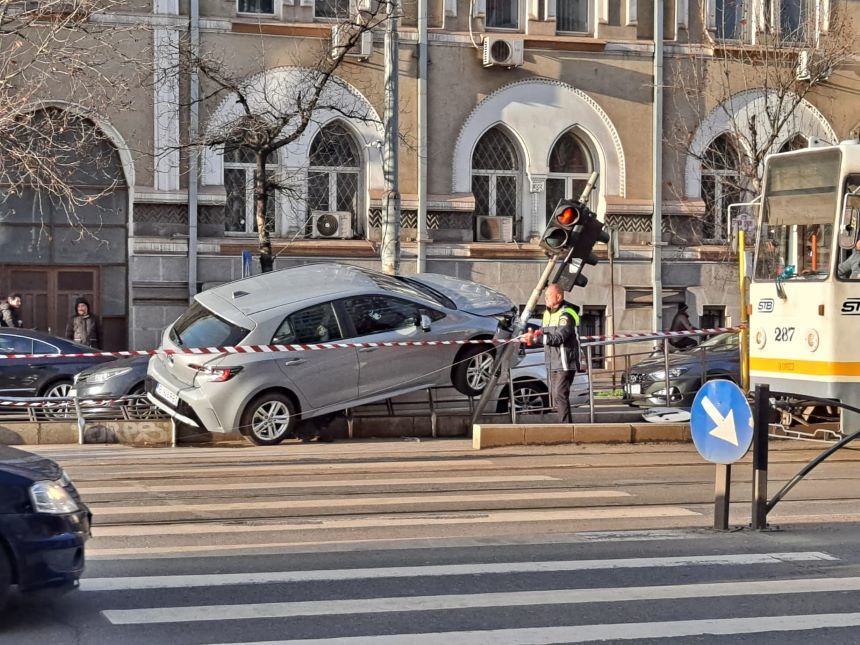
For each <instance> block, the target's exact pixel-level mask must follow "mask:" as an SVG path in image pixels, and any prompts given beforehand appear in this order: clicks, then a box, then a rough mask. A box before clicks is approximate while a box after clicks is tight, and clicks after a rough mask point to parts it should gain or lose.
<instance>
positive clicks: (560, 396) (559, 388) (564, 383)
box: [549, 370, 576, 423]
mask: <svg viewBox="0 0 860 645" xmlns="http://www.w3.org/2000/svg"><path fill="white" fill-rule="evenodd" d="M574 376H576V372H575V371H574V370H568V371H564V370H553V371H552V372H550V376H549V380H550V389H551V391H552V401H553V405H554V406H555V410H556V413H557V414H558V422H559V423H570V384H571V383H573V377H574Z"/></svg>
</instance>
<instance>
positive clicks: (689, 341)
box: [669, 302, 696, 349]
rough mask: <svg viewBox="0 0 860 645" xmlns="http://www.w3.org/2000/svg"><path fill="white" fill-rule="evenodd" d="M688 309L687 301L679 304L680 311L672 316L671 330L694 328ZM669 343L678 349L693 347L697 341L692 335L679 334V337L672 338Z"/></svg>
mask: <svg viewBox="0 0 860 645" xmlns="http://www.w3.org/2000/svg"><path fill="white" fill-rule="evenodd" d="M687 309H688V307H687V303H685V302H681V303H679V304H678V312H677V313H676V314H675V317H674V318H672V325H671V326H670V327H669V331H690V330H691V329H693V325H692V323H691V322H690V314H688V313H687ZM669 344H670V345H672V346H673V347H675V348H677V349H687V348H688V347H693V346H694V345H695V344H696V341H695V339H694V338H693V337H692V336H679V337H677V338H670V339H669Z"/></svg>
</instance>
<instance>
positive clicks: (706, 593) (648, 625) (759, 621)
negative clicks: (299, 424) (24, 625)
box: [78, 542, 860, 645]
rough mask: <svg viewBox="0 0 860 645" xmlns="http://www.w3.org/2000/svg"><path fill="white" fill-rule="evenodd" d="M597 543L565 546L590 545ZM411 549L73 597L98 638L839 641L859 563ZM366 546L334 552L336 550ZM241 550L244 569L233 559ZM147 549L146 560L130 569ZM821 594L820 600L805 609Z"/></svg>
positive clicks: (181, 577)
mask: <svg viewBox="0 0 860 645" xmlns="http://www.w3.org/2000/svg"><path fill="white" fill-rule="evenodd" d="M619 544H624V543H623V542H621V543H619ZM656 544H657V542H652V543H651V544H649V545H648V546H647V547H645V550H653V549H654V548H655V545H656ZM500 546H501V545H500ZM697 546H698V545H697ZM702 546H705V545H702ZM592 547H593V545H583V544H570V545H568V546H567V549H565V550H570V551H576V552H578V553H582V554H583V555H585V554H586V551H587V549H589V548H592ZM636 548H640V547H636ZM707 548H711V549H712V548H713V544H708V545H707ZM419 551H420V550H419ZM521 552H522V551H521ZM557 552H560V551H557ZM410 553H411V552H410ZM411 555H412V557H410V555H406V556H403V555H395V554H392V553H390V552H386V553H384V554H383V557H382V560H384V562H382V563H381V564H380V566H376V567H361V566H341V567H334V566H332V567H328V568H314V569H289V570H286V569H285V570H277V571H275V570H270V569H263V568H262V567H263V566H264V565H265V559H255V560H251V561H249V560H248V558H228V559H226V560H222V559H219V558H199V559H196V560H195V561H194V563H193V568H194V569H199V568H200V567H201V566H203V567H204V568H207V569H216V570H217V571H213V572H209V573H190V572H189V573H179V574H176V573H169V572H163V573H160V574H158V573H156V574H152V575H144V576H126V575H110V576H100V577H99V576H93V577H87V578H85V579H84V580H83V581H82V584H81V588H80V592H79V594H78V597H79V598H82V599H84V600H85V602H84V605H85V606H87V607H89V608H91V610H92V611H94V612H97V614H98V616H99V621H100V623H101V624H102V627H101V630H100V632H99V633H100V634H101V638H107V639H108V640H106V641H104V642H123V643H128V644H131V643H137V642H149V643H162V642H163V643H204V644H206V645H239V644H243V645H249V644H254V645H298V644H308V645H311V644H314V645H329V644H335V643H337V644H347V645H350V644H353V643H354V644H356V645H358V644H367V645H371V644H373V645H377V644H383V645H386V644H390V645H394V644H397V645H400V644H403V645H411V644H413V643H418V644H419V645H420V644H427V645H430V644H432V645H451V644H461V645H488V644H490V643H492V644H504V645H510V644H519V645H540V644H547V645H549V644H551V643H588V642H600V641H607V640H612V641H626V642H631V641H642V642H648V641H649V640H660V639H670V638H674V639H684V638H692V637H697V638H700V639H701V638H704V639H705V640H704V641H702V642H708V641H707V638H709V637H716V636H739V637H740V636H743V637H749V636H750V635H756V636H755V638H756V642H760V643H774V644H776V643H780V644H782V643H784V642H785V641H784V640H783V639H784V635H785V634H786V633H790V632H796V633H798V634H803V635H806V636H808V637H809V640H808V641H806V642H816V640H817V639H816V637H815V635H814V634H815V633H816V632H817V631H818V630H822V633H826V635H827V642H828V643H836V644H839V643H854V642H856V638H855V636H856V631H855V630H856V629H857V628H858V627H860V613H858V612H856V611H853V609H854V608H856V605H855V604H854V602H853V600H852V598H853V597H856V596H855V594H856V592H857V591H860V577H857V576H841V575H840V568H841V567H843V566H845V564H846V563H845V562H844V561H843V560H842V559H841V558H839V557H837V556H835V555H833V554H831V553H827V552H824V551H777V552H765V551H762V552H755V551H754V552H739V553H705V554H703V553H696V554H690V555H683V556H658V555H652V556H642V557H625V558H587V557H582V558H577V559H566V560H565V559H544V560H500V559H499V558H498V557H496V556H495V554H488V553H487V550H486V549H472V550H470V551H469V552H468V556H469V557H468V560H469V561H468V562H444V563H434V564H415V563H414V562H412V563H405V564H402V565H398V564H396V563H395V562H393V561H389V560H391V559H394V560H399V559H402V558H403V557H405V558H406V559H407V560H413V561H414V560H419V561H420V560H424V559H438V558H439V557H440V556H438V554H435V553H420V552H419V553H411ZM365 557H366V555H358V554H351V555H346V556H344V555H341V556H337V557H335V558H334V560H333V561H332V564H335V563H339V564H342V565H350V564H351V565H358V564H359V563H360V561H361V560H362V559H364V558H365ZM441 557H442V558H443V559H444V558H445V557H446V556H445V555H444V554H443V555H442V556H441ZM323 559H325V558H323ZM278 561H279V562H281V560H278ZM249 562H251V563H252V564H254V565H255V566H254V567H253V568H252V570H242V571H238V570H235V569H236V568H237V567H241V566H243V565H244V566H247V565H248V564H249ZM144 564H151V561H139V562H137V563H135V568H140V567H141V566H142V565H144ZM297 564H299V563H297ZM104 566H106V565H104V564H103V565H102V566H101V567H100V568H104ZM126 566H130V565H129V564H127V565H126ZM855 566H856V565H855ZM191 567H192V563H190V562H189V563H183V564H180V565H179V568H180V569H182V568H189V569H190V568H191ZM810 568H814V572H815V573H816V575H814V576H811V575H808V574H809V573H810ZM852 568H854V567H852ZM257 569H261V570H257ZM121 571H122V569H119V568H114V572H115V573H119V572H121ZM681 580H683V582H681ZM642 581H647V582H648V584H637V583H641V582H642ZM494 589H498V590H494ZM422 591H426V593H422ZM816 606H821V607H824V608H826V611H821V612H818V613H816V612H813V611H810V609H814V608H815V607H816ZM750 607H753V608H754V611H753V612H752V613H753V614H754V615H750V613H751V611H750ZM840 607H841V608H842V611H841V612H840V611H838V610H839V609H840ZM643 615H647V616H648V617H652V619H651V620H642V619H641V618H642V616H643ZM596 618H599V619H601V620H599V621H596V620H595V619H596ZM81 620H82V621H89V622H92V620H93V619H92V617H86V616H84V617H81ZM427 627H432V630H428V629H427ZM144 634H145V635H146V636H145V637H144ZM810 634H811V635H810ZM213 635H214V636H216V637H213ZM285 635H286V636H287V637H286V638H285V637H284V636H285ZM143 638H148V639H150V640H148V641H146V640H140V639H143ZM676 642H679V643H683V642H685V641H684V640H679V641H676Z"/></svg>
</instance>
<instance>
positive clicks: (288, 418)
mask: <svg viewBox="0 0 860 645" xmlns="http://www.w3.org/2000/svg"><path fill="white" fill-rule="evenodd" d="M297 422H298V416H297V415H296V407H295V405H294V404H293V402H292V401H291V400H290V397H288V396H287V395H286V394H284V393H282V392H267V393H264V394H261V395H260V396H258V397H257V398H256V399H254V400H253V401H251V402H250V403H249V404H248V407H246V408H245V411H244V412H243V413H242V418H241V420H240V424H241V428H240V430H241V432H242V434H243V435H245V436H246V437H248V438H249V439H250V440H251V441H253V442H254V443H255V444H257V445H258V446H274V445H276V444H279V443H281V442H282V441H283V440H284V439H286V438H287V437H289V436H290V435H292V433H293V429H294V428H295V426H296V423H297Z"/></svg>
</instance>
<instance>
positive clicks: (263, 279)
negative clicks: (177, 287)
mask: <svg viewBox="0 0 860 645" xmlns="http://www.w3.org/2000/svg"><path fill="white" fill-rule="evenodd" d="M385 279H390V278H389V276H387V275H385V274H382V273H379V272H377V271H372V270H370V269H365V268H363V267H357V266H353V265H350V264H339V263H336V262H320V263H315V264H305V265H302V266H297V267H291V268H289V269H282V270H280V271H271V272H268V273H261V274H260V275H255V276H252V277H250V278H244V279H242V280H236V281H234V282H229V283H227V284H223V285H220V286H218V287H214V288H213V289H209V290H208V291H204V292H203V293H201V294H198V295H197V300H198V301H199V302H200V303H201V304H203V305H204V306H207V307H210V308H214V309H215V310H217V309H218V306H217V304H216V303H217V301H218V300H220V301H221V302H227V303H229V304H231V305H233V306H234V307H235V308H236V309H238V310H239V311H240V312H242V313H243V314H245V315H246V316H247V315H253V314H255V313H258V312H260V311H265V310H267V309H272V308H274V307H280V306H283V305H290V304H294V303H297V302H302V301H304V300H309V299H315V300H326V299H333V298H337V297H340V296H347V295H350V294H353V293H355V292H356V291H357V290H364V291H367V290H370V291H379V290H382V289H384V287H382V286H381V285H380V283H379V281H380V280H385Z"/></svg>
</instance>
